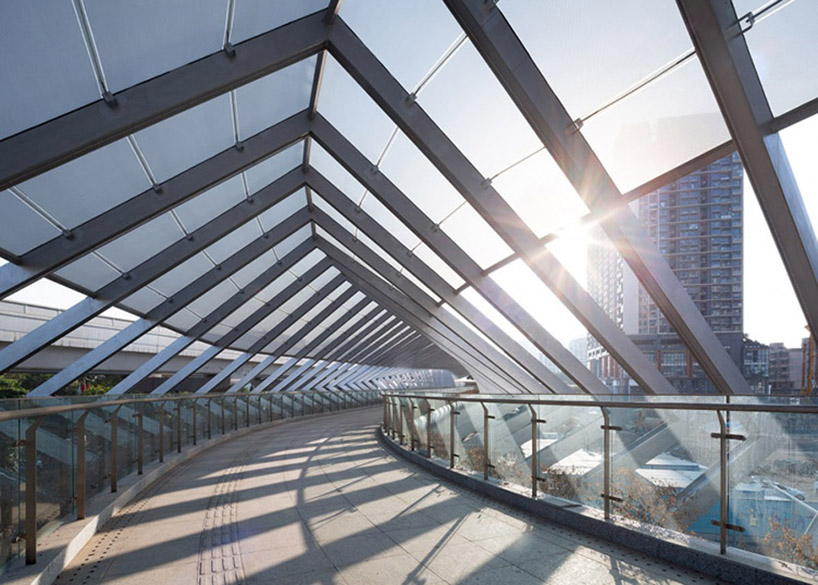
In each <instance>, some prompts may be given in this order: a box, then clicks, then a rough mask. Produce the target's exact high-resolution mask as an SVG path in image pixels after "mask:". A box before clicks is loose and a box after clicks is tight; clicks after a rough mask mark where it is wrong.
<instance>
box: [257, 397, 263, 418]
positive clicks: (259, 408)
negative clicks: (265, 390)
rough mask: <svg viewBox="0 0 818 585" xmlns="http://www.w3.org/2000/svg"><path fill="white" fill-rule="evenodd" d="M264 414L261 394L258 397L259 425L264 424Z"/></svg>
mask: <svg viewBox="0 0 818 585" xmlns="http://www.w3.org/2000/svg"><path fill="white" fill-rule="evenodd" d="M263 412H264V410H263V408H262V406H261V394H259V395H258V424H261V423H262V419H261V416H262V413H263Z"/></svg>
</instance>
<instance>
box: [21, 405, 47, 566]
mask: <svg viewBox="0 0 818 585" xmlns="http://www.w3.org/2000/svg"><path fill="white" fill-rule="evenodd" d="M43 420H45V416H41V417H40V418H38V419H37V420H35V421H34V422H33V423H31V424H30V425H29V426H28V428H27V429H26V439H25V447H26V524H25V526H26V531H25V539H26V564H27V565H33V564H34V563H36V562H37V429H38V428H40V425H41V424H42V422H43Z"/></svg>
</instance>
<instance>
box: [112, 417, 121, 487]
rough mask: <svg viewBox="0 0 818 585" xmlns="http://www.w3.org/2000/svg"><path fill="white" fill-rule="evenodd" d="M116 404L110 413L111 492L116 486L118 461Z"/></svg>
mask: <svg viewBox="0 0 818 585" xmlns="http://www.w3.org/2000/svg"><path fill="white" fill-rule="evenodd" d="M120 408H122V406H117V407H116V408H115V409H114V411H113V412H112V413H111V462H110V465H111V493H114V492H116V488H117V485H116V484H117V475H118V474H117V464H118V463H119V409H120Z"/></svg>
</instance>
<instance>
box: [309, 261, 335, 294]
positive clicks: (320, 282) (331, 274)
mask: <svg viewBox="0 0 818 585" xmlns="http://www.w3.org/2000/svg"><path fill="white" fill-rule="evenodd" d="M336 276H338V269H337V268H334V267H330V268H328V269H327V270H325V271H324V272H322V273H321V274H320V275H319V276H317V277H316V278H314V279H313V280H312V281H311V282H310V284H309V286H310V288H311V289H312V290H313V292H318V291H319V290H320V289H321V288H323V287H324V286H326V285H327V284H328V283H329V281H330V280H332V279H333V278H335V277H336ZM335 290H337V289H335ZM336 296H337V295H336Z"/></svg>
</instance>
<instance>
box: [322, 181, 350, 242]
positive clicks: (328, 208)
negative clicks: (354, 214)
mask: <svg viewBox="0 0 818 585" xmlns="http://www.w3.org/2000/svg"><path fill="white" fill-rule="evenodd" d="M312 202H313V204H314V205H315V206H316V207H317V208H318V209H320V210H321V211H323V212H324V213H326V214H327V215H328V216H330V217H331V218H332V219H334V220H335V221H337V222H338V223H339V224H340V225H341V227H343V228H344V229H345V230H347V231H348V232H352V233H355V226H354V225H353V224H352V223H350V221H349V220H348V219H347V218H345V217H344V216H343V215H341V214H340V213H339V212H338V211H337V210H336V209H335V208H334V207H333V206H332V205H330V204H329V203H327V202H326V201H324V199H323V198H322V197H321V196H320V195H319V194H318V193H317V192H315V191H314V192H313V194H312Z"/></svg>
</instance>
